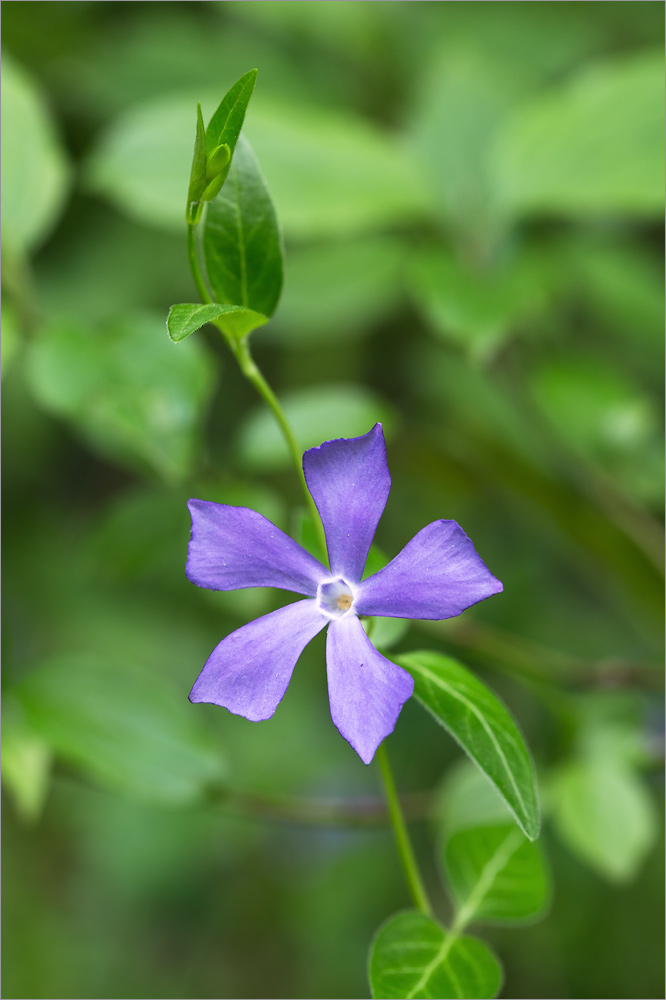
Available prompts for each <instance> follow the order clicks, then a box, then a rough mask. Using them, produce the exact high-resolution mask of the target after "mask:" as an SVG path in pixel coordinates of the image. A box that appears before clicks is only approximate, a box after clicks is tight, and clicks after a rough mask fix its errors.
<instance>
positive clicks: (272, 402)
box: [187, 225, 326, 558]
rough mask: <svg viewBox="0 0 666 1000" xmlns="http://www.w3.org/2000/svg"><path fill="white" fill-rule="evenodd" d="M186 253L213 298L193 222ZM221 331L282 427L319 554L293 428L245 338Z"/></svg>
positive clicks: (203, 291) (204, 292)
mask: <svg viewBox="0 0 666 1000" xmlns="http://www.w3.org/2000/svg"><path fill="white" fill-rule="evenodd" d="M187 256H188V259H189V262H190V270H191V272H192V278H193V279H194V284H195V285H196V286H197V291H198V292H199V295H200V296H201V298H202V300H203V301H204V302H205V303H209V302H212V301H213V299H212V298H211V296H210V294H209V292H208V289H207V287H206V282H205V281H204V276H203V274H202V272H201V268H200V266H199V257H198V255H197V241H196V225H188V227H187ZM218 329H219V330H220V332H221V333H222V334H223V336H224V337H225V339H226V341H227V343H228V344H229V347H230V349H231V352H232V354H233V355H234V357H235V358H236V361H237V362H238V366H239V368H240V370H241V372H242V373H243V375H244V376H245V378H246V379H247V380H248V382H250V383H251V384H252V385H253V386H254V388H255V389H256V390H257V392H258V393H259V395H260V396H261V398H262V399H263V400H264V401H265V402H266V403H267V405H268V406H269V407H270V409H271V411H272V412H273V416H274V417H275V419H276V420H277V422H278V426H279V428H280V430H281V431H282V436H283V437H284V440H285V442H286V445H287V448H288V450H289V454H290V456H291V459H292V461H293V463H294V466H295V468H296V472H297V474H298V478H299V481H300V484H301V487H302V489H303V495H304V496H305V502H306V504H307V506H308V509H309V511H310V516H311V518H312V521H313V523H314V526H315V530H316V532H317V538H318V540H319V545H320V548H321V556H322V558H324V557H325V555H326V535H325V534H324V527H323V525H322V523H321V518H320V517H319V511H318V510H317V507H316V505H315V502H314V500H313V499H312V496H311V495H310V491H309V489H308V486H307V483H306V481H305V474H304V472H303V465H302V456H301V449H300V447H299V445H298V442H297V440H296V437H295V435H294V432H293V431H292V429H291V426H290V424H289V421H288V420H287V417H286V414H285V412H284V410H283V409H282V406H281V404H280V401H279V399H278V398H277V396H276V395H275V393H274V392H273V390H272V389H271V387H270V385H269V384H268V382H267V381H266V379H265V378H264V376H263V375H262V373H261V371H260V370H259V368H258V367H257V364H256V362H255V360H254V358H253V357H252V353H251V351H250V345H249V343H248V340H247V338H245V339H243V340H241V341H237V340H234V339H233V338H232V337H227V335H226V334H225V333H224V330H222V328H221V327H218Z"/></svg>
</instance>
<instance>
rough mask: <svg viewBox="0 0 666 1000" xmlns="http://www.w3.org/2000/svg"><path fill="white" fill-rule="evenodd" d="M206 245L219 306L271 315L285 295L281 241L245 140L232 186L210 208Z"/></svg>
mask: <svg viewBox="0 0 666 1000" xmlns="http://www.w3.org/2000/svg"><path fill="white" fill-rule="evenodd" d="M203 246H204V256H205V260H206V271H207V273H208V280H209V282H210V286H211V288H212V289H213V293H214V295H215V298H216V299H217V300H218V302H222V303H228V304H230V305H236V306H243V307H244V308H246V309H252V310H254V311H255V312H259V313H263V314H264V315H265V316H271V315H272V314H273V312H274V310H275V307H276V306H277V303H278V299H279V298H280V292H281V290H282V241H281V236H280V230H279V227H278V222H277V217H276V215H275V209H274V207H273V202H272V201H271V196H270V194H269V193H268V188H267V187H266V183H265V181H264V178H263V176H262V174H261V171H260V169H259V164H258V163H257V160H256V157H255V155H254V153H253V152H252V149H251V148H250V145H249V143H247V142H246V141H245V140H243V139H242V138H241V139H240V140H239V142H238V145H237V146H236V152H235V154H234V159H233V162H232V164H231V169H230V171H229V176H228V177H227V182H226V184H225V185H224V187H223V188H222V190H221V192H220V193H219V195H218V196H217V198H215V200H214V201H212V202H211V203H210V205H209V207H208V214H207V216H206V223H205V229H204V240H203Z"/></svg>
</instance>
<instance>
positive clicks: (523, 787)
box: [396, 650, 540, 840]
mask: <svg viewBox="0 0 666 1000" xmlns="http://www.w3.org/2000/svg"><path fill="white" fill-rule="evenodd" d="M396 662H397V663H399V664H400V666H401V667H404V668H405V670H408V671H409V672H410V674H411V675H412V677H413V678H414V684H415V686H414V693H415V695H416V696H417V698H418V699H419V701H421V702H422V703H423V704H424V705H425V707H426V708H427V709H428V710H429V711H430V712H431V713H432V715H434V717H435V718H436V719H437V721H438V722H439V723H441V725H442V726H444V728H445V729H446V730H448V732H449V733H450V734H451V736H453V738H454V739H455V740H457V741H458V743H459V744H460V746H461V747H462V748H463V750H464V751H465V752H466V753H467V754H469V756H470V757H471V758H472V760H473V761H474V762H475V763H476V764H478V766H479V767H480V768H481V770H482V771H483V772H484V774H485V775H486V776H487V777H488V778H489V779H490V781H492V783H493V784H494V785H495V787H496V788H497V790H498V791H499V792H500V794H501V795H502V796H503V798H504V799H505V801H506V803H507V805H508V806H509V808H510V809H511V812H512V813H513V814H514V816H515V817H516V820H517V821H518V824H519V826H520V828H521V829H522V830H523V831H524V832H525V834H526V836H527V837H529V839H530V840H534V839H535V838H536V837H537V836H538V835H539V823H540V821H539V805H538V801H537V793H536V782H535V776H534V769H533V765H532V760H531V757H530V754H529V751H528V749H527V746H526V744H525V741H524V739H523V737H522V734H521V732H520V730H519V729H518V726H517V725H516V723H515V722H514V720H513V719H512V718H511V716H510V715H509V713H508V711H507V710H506V708H505V707H504V705H503V704H502V703H501V701H500V700H499V698H497V696H496V695H494V694H493V693H492V692H491V691H490V690H489V689H488V688H487V687H486V686H485V684H482V683H481V681H480V680H478V678H477V677H475V676H474V674H472V673H471V672H470V671H469V670H467V669H466V668H465V667H463V666H462V664H460V663H458V662H457V661H455V660H452V659H450V658H449V657H448V656H442V655H441V653H435V652H432V651H429V650H423V651H419V652H414V653H408V654H406V655H405V656H400V657H397V658H396Z"/></svg>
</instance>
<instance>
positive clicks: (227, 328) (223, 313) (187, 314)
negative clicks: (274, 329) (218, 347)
mask: <svg viewBox="0 0 666 1000" xmlns="http://www.w3.org/2000/svg"><path fill="white" fill-rule="evenodd" d="M213 322H216V323H217V325H218V326H220V327H222V329H223V330H224V332H225V333H226V334H227V336H229V337H231V338H232V339H233V340H242V339H243V337H247V336H248V335H249V334H250V333H252V331H253V330H256V329H257V327H259V326H263V324H264V323H268V316H262V315H261V313H257V312H254V311H253V310H252V309H244V308H243V306H223V305H219V304H218V303H217V302H212V303H209V304H208V305H203V306H202V305H198V304H194V303H188V302H181V303H179V304H178V305H176V306H171V308H170V309H169V315H168V316H167V330H168V331H169V336H170V337H171V339H172V340H173V341H175V342H176V343H178V341H180V340H184V339H185V337H189V335H190V334H191V333H194V332H195V330H200V329H201V327H202V326H205V325H206V323H213Z"/></svg>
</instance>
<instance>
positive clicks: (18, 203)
mask: <svg viewBox="0 0 666 1000" xmlns="http://www.w3.org/2000/svg"><path fill="white" fill-rule="evenodd" d="M2 110H3V122H2V139H3V142H2V244H3V247H5V248H6V249H7V250H8V251H10V252H12V253H16V254H22V253H26V252H29V251H30V250H32V249H34V247H36V246H37V245H38V244H39V243H40V242H41V241H42V240H43V239H44V237H45V236H46V235H47V234H48V232H49V230H50V229H51V227H52V226H53V224H54V222H55V221H56V219H57V217H58V214H59V212H60V209H61V208H62V204H63V201H64V198H65V196H66V194H67V188H68V184H69V173H70V171H69V165H68V163H67V160H66V158H65V154H64V152H63V149H62V146H61V144H60V142H59V140H58V138H57V136H56V134H55V129H54V127H53V123H52V121H51V118H50V115H49V112H48V108H47V107H46V104H45V102H44V101H43V99H42V95H41V94H40V93H39V91H38V90H37V88H36V87H35V85H34V84H33V82H32V80H31V79H30V78H29V77H28V75H27V74H26V73H24V71H23V70H22V69H20V68H19V67H18V66H16V64H15V63H14V62H12V60H11V58H10V57H9V56H8V55H7V53H5V54H4V59H3V62H2Z"/></svg>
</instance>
